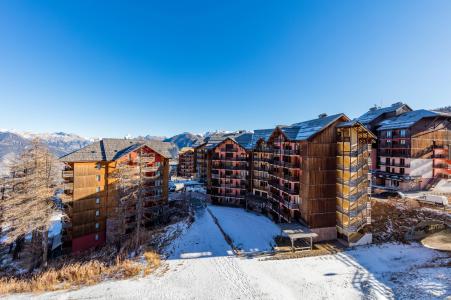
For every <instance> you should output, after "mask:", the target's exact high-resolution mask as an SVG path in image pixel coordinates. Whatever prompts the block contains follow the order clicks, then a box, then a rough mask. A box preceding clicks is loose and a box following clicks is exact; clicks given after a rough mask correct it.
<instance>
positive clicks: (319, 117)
mask: <svg viewBox="0 0 451 300" xmlns="http://www.w3.org/2000/svg"><path fill="white" fill-rule="evenodd" d="M325 117H327V114H326V113H322V114H319V116H318V119H323V118H325Z"/></svg>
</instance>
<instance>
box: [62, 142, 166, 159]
mask: <svg viewBox="0 0 451 300" xmlns="http://www.w3.org/2000/svg"><path fill="white" fill-rule="evenodd" d="M144 145H146V146H148V147H149V148H151V149H152V150H154V151H155V152H157V153H159V154H160V155H162V156H164V157H166V158H172V154H171V152H170V149H171V148H172V144H171V143H167V142H161V141H142V140H130V139H109V138H108V139H102V140H100V141H96V142H94V143H92V144H90V145H88V146H86V147H83V148H81V149H79V150H76V151H74V152H71V153H69V154H66V155H64V156H62V157H61V158H60V160H61V161H64V162H78V161H114V160H117V159H118V158H120V157H122V156H124V155H126V154H128V153H130V152H132V151H134V150H136V149H138V148H140V147H142V146H144Z"/></svg>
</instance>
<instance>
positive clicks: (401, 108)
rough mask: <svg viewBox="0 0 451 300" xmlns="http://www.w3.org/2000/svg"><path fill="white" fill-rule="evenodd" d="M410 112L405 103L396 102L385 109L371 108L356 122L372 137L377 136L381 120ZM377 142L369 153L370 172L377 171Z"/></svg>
mask: <svg viewBox="0 0 451 300" xmlns="http://www.w3.org/2000/svg"><path fill="white" fill-rule="evenodd" d="M409 111H412V109H411V108H410V107H409V106H408V105H407V104H405V103H402V102H396V103H393V104H392V105H390V106H387V107H377V106H373V107H371V108H370V109H369V110H368V111H367V112H366V113H364V114H363V115H361V116H360V117H358V118H357V119H356V120H357V121H359V122H360V123H361V124H363V125H364V126H365V127H366V128H367V129H369V130H371V132H372V133H373V134H374V135H377V127H378V126H379V123H380V122H382V121H383V120H386V119H389V118H393V117H396V116H399V115H401V114H403V113H405V112H409ZM378 143H379V141H378V140H376V143H374V144H373V145H372V151H371V166H372V169H371V170H372V171H374V170H376V169H377V156H378V154H377V148H378Z"/></svg>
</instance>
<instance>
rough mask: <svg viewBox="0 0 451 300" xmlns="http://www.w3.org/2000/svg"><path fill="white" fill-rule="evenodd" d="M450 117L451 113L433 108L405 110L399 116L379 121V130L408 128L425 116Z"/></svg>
mask: <svg viewBox="0 0 451 300" xmlns="http://www.w3.org/2000/svg"><path fill="white" fill-rule="evenodd" d="M439 116H442V117H449V118H451V114H447V113H441V112H436V111H431V110H425V109H419V110H414V111H409V112H405V113H403V114H401V115H399V116H396V117H393V118H390V119H387V120H384V121H382V122H380V123H379V128H378V129H377V130H389V129H398V128H408V127H411V126H413V125H414V124H415V123H417V122H418V121H420V120H421V119H424V118H431V117H439Z"/></svg>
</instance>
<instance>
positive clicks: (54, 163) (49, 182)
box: [0, 139, 60, 267]
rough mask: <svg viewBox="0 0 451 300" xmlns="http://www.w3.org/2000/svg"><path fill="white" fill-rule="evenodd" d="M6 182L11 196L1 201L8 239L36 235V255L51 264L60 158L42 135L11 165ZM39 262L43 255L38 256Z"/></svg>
mask: <svg viewBox="0 0 451 300" xmlns="http://www.w3.org/2000/svg"><path fill="white" fill-rule="evenodd" d="M10 171H11V176H10V178H9V179H8V181H7V183H6V185H7V186H8V187H9V188H10V190H11V191H10V193H9V195H8V197H6V198H5V199H3V200H2V201H1V203H0V210H1V211H2V220H1V221H2V227H4V228H7V229H8V233H7V239H6V242H7V243H13V242H14V241H16V240H20V239H23V237H24V236H26V235H27V234H31V235H32V243H33V245H34V247H33V249H35V251H33V252H34V253H33V254H34V255H40V254H41V255H42V258H41V261H42V264H43V266H44V267H45V266H46V265H47V252H48V229H49V227H50V224H51V217H52V215H53V213H54V212H55V210H56V207H55V205H54V202H53V196H54V192H55V189H56V188H57V187H58V185H57V183H58V181H59V179H60V176H59V175H60V174H59V172H58V171H59V162H58V160H57V159H56V158H55V157H54V155H53V154H52V153H51V152H50V151H49V150H48V149H47V147H46V146H44V145H43V144H42V143H41V142H40V141H39V140H38V139H35V140H33V141H32V142H31V144H30V146H29V147H27V148H26V149H25V150H24V151H23V152H22V153H20V154H19V155H18V157H17V158H16V159H15V160H14V161H13V162H12V163H11V165H10ZM34 259H36V264H35V265H38V263H39V259H37V257H35V258H34Z"/></svg>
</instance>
